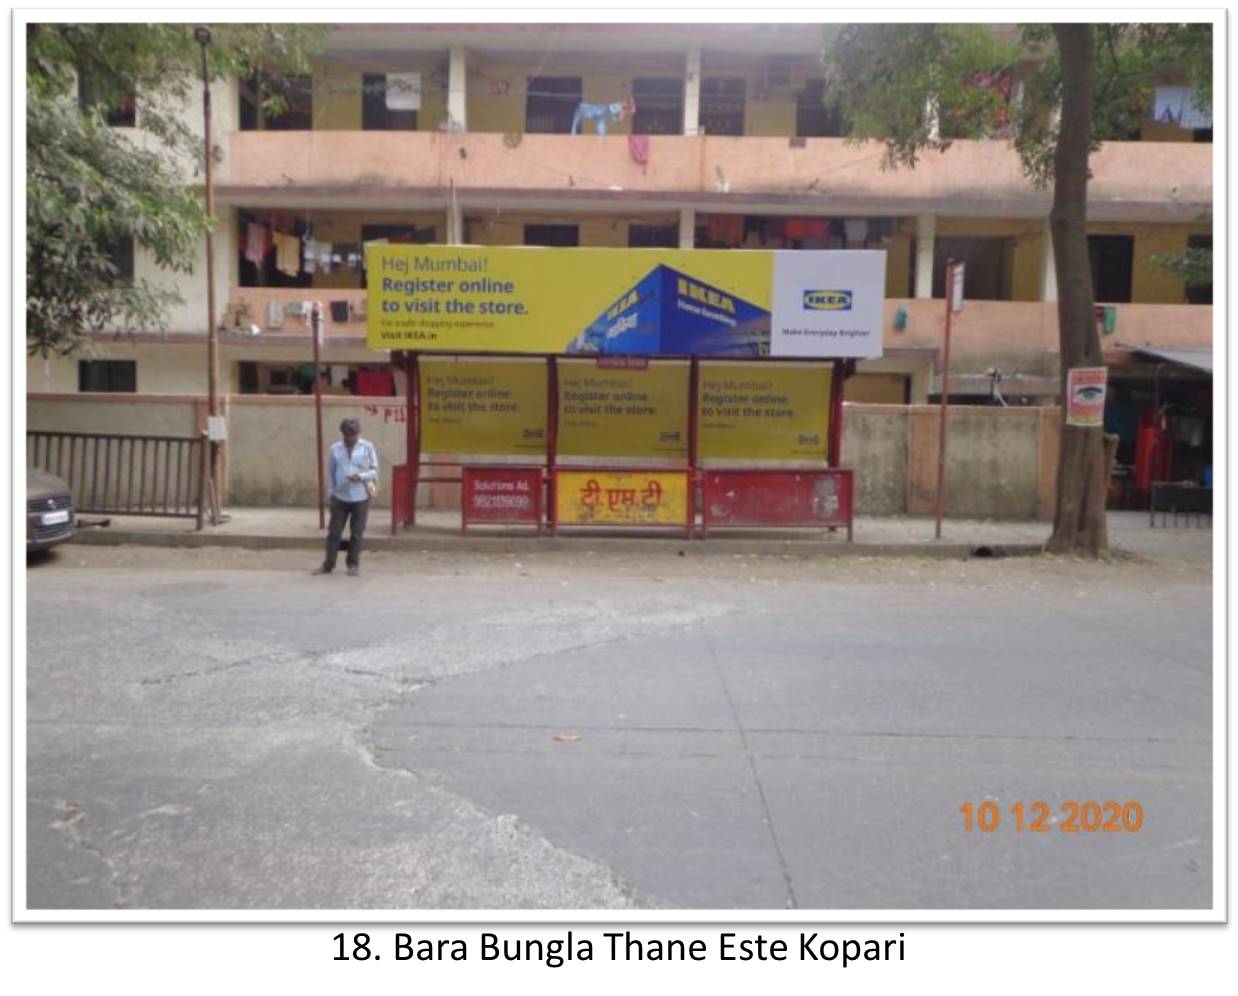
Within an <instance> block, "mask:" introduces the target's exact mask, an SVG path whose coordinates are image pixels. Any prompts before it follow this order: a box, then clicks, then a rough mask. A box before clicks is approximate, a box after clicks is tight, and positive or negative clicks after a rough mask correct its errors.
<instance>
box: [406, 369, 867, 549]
mask: <svg viewBox="0 0 1238 996" xmlns="http://www.w3.org/2000/svg"><path fill="white" fill-rule="evenodd" d="M453 355H454V354H453ZM460 355H465V354H460ZM467 355H469V356H495V357H506V356H516V355H519V356H522V357H526V358H527V356H528V354H525V353H522V354H514V353H501V352H476V353H468V354H467ZM559 358H560V357H559V355H558V354H550V355H547V356H546V357H545V359H546V368H547V370H546V373H547V377H546V384H547V389H546V456H545V459H544V462H543V467H544V486H545V488H546V494H545V501H544V502H543V503H542V508H543V509H544V510H546V514H547V515H553V509H554V498H555V496H554V470H555V466H556V463H557V459H556V458H557V451H558V429H559V366H558V361H559ZM685 358H686V359H687V360H688V361H689V375H688V394H689V397H688V462H687V468H686V469H687V470H688V471H689V472H690V474H691V480H692V481H693V482H694V483H693V487H692V496H691V500H690V501H689V505H691V506H693V507H694V508H695V507H699V502H697V501H696V500H695V492H696V489H697V488H699V486H700V480H701V466H700V459H699V447H698V436H699V427H698V424H697V421H698V419H697V408H698V401H699V395H700V359H701V358H700V357H699V356H690V357H679V356H659V357H649V359H685ZM708 359H709V360H710V361H711V362H713V361H714V360H722V361H726V360H733V361H734V362H751V358H750V357H733V358H731V357H708ZM778 359H779V360H780V361H784V358H782V357H779V358H778ZM795 359H796V358H794V357H786V358H785V361H792V362H794V361H795ZM823 361H825V362H829V363H830V364H831V367H830V374H829V376H830V401H829V404H830V429H829V438H828V439H827V443H826V466H827V467H830V468H837V467H838V466H839V465H840V462H841V459H842V427H843V385H844V383H845V381H846V379H847V378H848V377H850V376H851V375H852V374H853V373H854V372H855V364H856V361H855V360H851V359H833V360H831V359H830V358H829V357H812V358H804V359H803V360H802V362H811V363H821V362H823ZM396 362H400V361H399V360H398V359H397V360H396ZM403 366H404V371H405V374H406V377H407V382H408V383H407V387H406V392H405V405H406V412H405V416H406V418H405V433H406V436H405V447H406V449H405V452H406V454H407V457H406V463H405V464H404V466H403V467H396V468H395V478H394V481H393V487H392V492H393V493H392V511H391V529H392V532H393V533H395V532H397V531H398V530H399V529H401V528H403V527H404V526H406V525H411V524H415V523H416V514H417V489H418V487H419V486H420V485H421V484H434V483H451V484H459V483H460V479H459V478H456V477H438V476H435V475H430V476H425V477H423V476H421V391H420V354H419V353H417V352H414V351H409V352H406V353H404V355H403ZM461 466H463V462H461ZM548 524H549V525H551V526H552V528H553V522H549V523H548Z"/></svg>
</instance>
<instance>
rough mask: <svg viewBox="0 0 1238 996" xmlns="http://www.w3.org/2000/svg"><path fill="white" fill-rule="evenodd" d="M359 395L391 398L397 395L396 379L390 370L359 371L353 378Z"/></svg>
mask: <svg viewBox="0 0 1238 996" xmlns="http://www.w3.org/2000/svg"><path fill="white" fill-rule="evenodd" d="M353 383H354V384H356V392H357V393H358V394H365V395H370V396H373V397H383V398H389V397H392V396H393V395H394V394H395V378H394V377H392V376H391V371H390V370H358V371H357V373H356V374H355V375H354V377H353Z"/></svg>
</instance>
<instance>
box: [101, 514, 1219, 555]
mask: <svg viewBox="0 0 1238 996" xmlns="http://www.w3.org/2000/svg"><path fill="white" fill-rule="evenodd" d="M227 516H228V519H227V521H226V522H224V523H222V524H220V525H218V526H209V525H208V526H207V527H206V528H205V529H203V530H202V531H201V532H198V531H197V530H196V529H195V525H194V522H193V521H192V520H189V519H164V518H145V517H138V516H110V517H105V516H101V515H92V514H85V515H83V516H82V517H81V522H82V526H83V528H80V529H79V531H78V538H77V542H80V543H90V544H104V545H115V544H128V543H132V544H142V545H150V546H184V547H198V546H232V547H246V548H250V549H306V550H311V549H312V550H317V549H320V548H321V546H322V542H323V536H324V534H325V533H324V531H323V530H320V529H319V527H318V512H317V509H314V508H272V507H262V508H253V507H233V508H229V509H228V510H227ZM105 519H106V520H107V523H108V524H107V525H101V524H100V525H92V523H101V522H103V521H104V520H105ZM1109 529H1110V545H1111V546H1112V547H1113V549H1115V550H1117V551H1121V552H1123V553H1127V554H1134V555H1136V556H1142V557H1150V558H1153V559H1158V558H1159V557H1161V556H1166V555H1168V556H1173V557H1177V556H1186V557H1188V558H1189V559H1192V560H1198V559H1199V558H1200V557H1207V556H1209V555H1210V551H1211V547H1212V530H1211V528H1206V529H1204V528H1197V527H1195V526H1186V525H1179V526H1178V527H1177V528H1157V529H1153V528H1150V526H1149V523H1148V516H1147V515H1146V514H1145V513H1142V512H1111V513H1110V514H1109ZM933 531H934V529H933V520H931V519H922V518H857V519H856V522H855V541H854V542H852V543H848V542H847V536H846V532H845V531H843V530H839V531H838V532H837V533H830V532H828V531H826V530H819V529H771V530H756V529H734V530H717V531H711V533H710V536H709V538H708V539H704V540H703V539H699V538H697V539H693V540H688V539H687V538H686V537H685V536H683V535H676V534H674V533H669V534H668V533H666V532H651V531H640V530H631V531H620V530H616V529H596V530H591V529H564V530H561V531H560V532H559V534H558V535H557V536H553V537H552V536H550V535H549V534H544V535H542V536H540V537H539V536H537V535H535V534H534V533H533V532H532V531H531V530H528V529H524V530H521V529H516V528H499V527H473V528H470V529H469V531H468V533H467V534H466V535H461V533H460V514H459V512H457V511H449V510H441V509H432V510H431V509H426V510H419V511H418V513H417V525H416V526H414V527H410V528H408V529H404V530H402V531H400V532H398V533H397V534H395V535H392V532H391V514H390V511H389V510H388V509H385V508H378V509H374V511H373V512H372V513H371V515H370V522H369V528H368V530H367V532H366V546H367V548H368V549H371V550H396V551H398V550H405V551H410V552H417V551H429V550H436V551H453V550H455V551H461V552H464V551H481V552H487V553H506V552H520V551H526V550H539V551H550V550H565V551H572V550H581V549H595V550H607V549H615V550H617V549H624V550H627V551H629V552H631V551H632V550H633V544H638V545H639V546H638V548H639V549H640V550H648V551H650V552H655V551H666V550H673V551H676V552H678V551H680V550H684V551H688V552H693V553H723V554H757V555H761V554H794V555H799V556H847V555H851V556H861V557H876V556H916V557H945V558H956V557H969V556H975V555H980V556H986V555H992V556H1031V555H1034V554H1038V553H1040V552H1041V550H1042V547H1043V545H1044V542H1045V540H1046V539H1047V538H1048V536H1049V531H1050V524H1049V523H1046V522H1026V521H1015V522H995V521H986V520H970V519H969V520H948V521H946V522H945V523H944V524H943V526H942V534H943V538H942V539H941V540H934V539H933Z"/></svg>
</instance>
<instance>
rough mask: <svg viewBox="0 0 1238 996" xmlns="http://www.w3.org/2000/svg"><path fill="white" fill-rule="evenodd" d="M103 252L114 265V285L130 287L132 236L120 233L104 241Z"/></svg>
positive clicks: (131, 284)
mask: <svg viewBox="0 0 1238 996" xmlns="http://www.w3.org/2000/svg"><path fill="white" fill-rule="evenodd" d="M104 252H105V253H107V256H108V258H109V259H110V260H111V262H112V265H113V266H114V267H116V278H115V282H116V286H117V287H132V286H133V236H132V235H121V236H118V237H117V238H115V239H113V240H112V241H111V242H108V243H105V245H104Z"/></svg>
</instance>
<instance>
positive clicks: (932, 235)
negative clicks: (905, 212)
mask: <svg viewBox="0 0 1238 996" xmlns="http://www.w3.org/2000/svg"><path fill="white" fill-rule="evenodd" d="M936 241H937V219H936V217H934V216H933V215H931V214H922V215H920V216H919V217H917V218H916V297H932V296H933V254H934V252H935V248H936Z"/></svg>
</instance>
